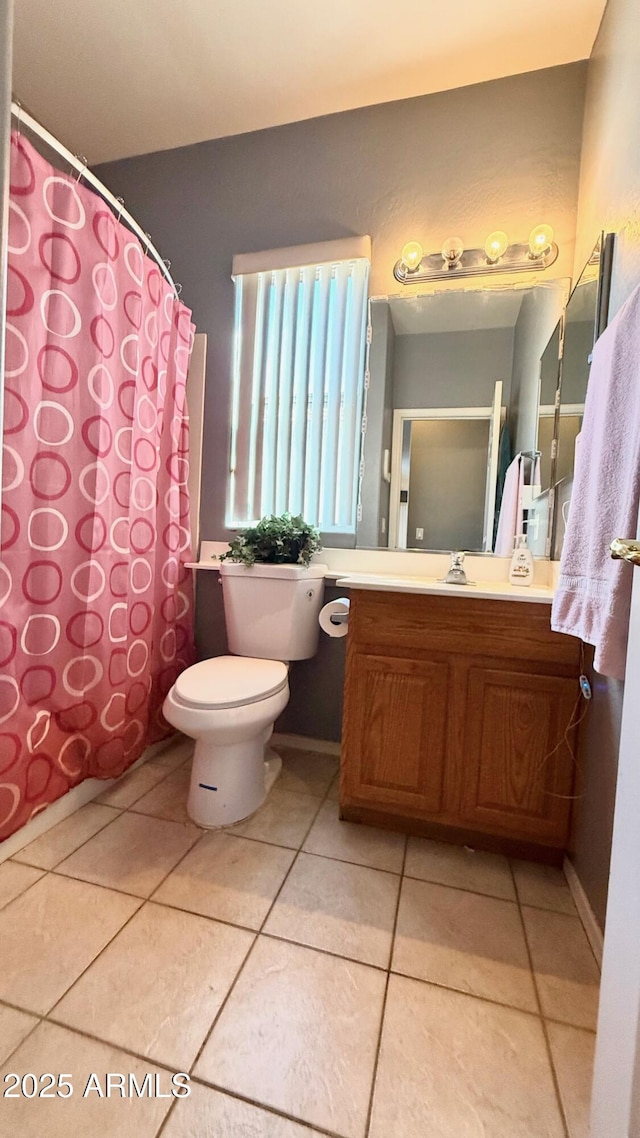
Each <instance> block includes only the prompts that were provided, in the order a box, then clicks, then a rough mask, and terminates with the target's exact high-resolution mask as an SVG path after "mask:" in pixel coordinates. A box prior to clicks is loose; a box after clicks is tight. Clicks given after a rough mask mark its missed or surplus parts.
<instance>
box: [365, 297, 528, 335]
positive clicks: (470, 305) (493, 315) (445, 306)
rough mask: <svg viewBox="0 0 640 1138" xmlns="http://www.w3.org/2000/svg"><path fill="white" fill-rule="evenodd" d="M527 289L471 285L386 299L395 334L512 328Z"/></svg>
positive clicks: (375, 302) (374, 302) (376, 302)
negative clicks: (475, 286) (452, 290)
mask: <svg viewBox="0 0 640 1138" xmlns="http://www.w3.org/2000/svg"><path fill="white" fill-rule="evenodd" d="M530 291H531V290H530V289H523V288H505V289H473V290H469V291H467V292H465V291H463V292H451V291H447V292H436V293H431V294H430V295H427V296H390V297H389V299H388V302H387V301H386V300H385V301H377V300H372V302H371V303H372V304H378V303H385V304H386V303H388V304H389V308H390V310H391V319H392V320H393V330H394V332H395V334H396V336H421V335H424V333H425V332H477V331H479V329H481V328H514V327H515V325H516V321H517V319H518V315H519V312H520V308H521V305H522V301H523V299H524V297H525V296H526V295H527V294H528V293H529V292H530Z"/></svg>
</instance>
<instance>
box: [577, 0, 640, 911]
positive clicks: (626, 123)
mask: <svg viewBox="0 0 640 1138" xmlns="http://www.w3.org/2000/svg"><path fill="white" fill-rule="evenodd" d="M639 103H640V20H639V19H638V5H637V0H609V3H608V5H607V8H606V11H605V14H604V18H603V21H602V26H601V28H600V32H599V34H598V38H597V40H596V43H595V46H594V50H593V57H592V59H591V62H590V63H589V75H588V87H587V99H586V107H585V120H584V138H583V154H582V166H581V171H580V196H579V202H578V229H577V240H576V261H575V277H576V279H577V276H578V274H579V273H580V271H581V269H582V267H583V265H584V264H585V263H586V261H587V260H588V258H589V254H590V252H591V250H592V249H593V246H594V243H595V240H596V237H597V235H598V233H599V232H600V230H602V229H605V230H617V231H618V237H617V240H616V253H615V261H614V269H613V281H612V295H611V315H613V314H614V313H615V312H617V310H618V309H619V308H620V306H621V305H622V304H623V303H624V301H625V300H626V298H627V297H628V296H629V294H630V293H631V292H632V291H633V289H634V288H635V287H636V286H637V285H638V283H640V190H639V187H640V120H639V119H638V104H639ZM592 679H593V682H594V698H593V702H592V705H591V707H590V710H589V713H588V715H587V718H586V720H585V722H584V724H583V726H582V730H581V732H580V746H579V755H578V761H579V765H580V768H581V770H582V772H583V778H584V795H583V797H582V799H581V800H580V802H579V803H578V806H577V809H576V819H575V829H574V848H573V862H574V865H575V867H576V870H577V873H578V876H579V877H580V880H581V882H582V884H583V886H584V888H585V889H586V891H587V894H588V896H589V900H590V901H591V904H592V906H593V909H594V911H595V913H596V916H597V917H598V919H599V920H600V921H601V922H602V923H604V916H605V909H606V897H607V888H608V878H609V859H610V853H611V834H612V829H613V807H614V796H615V785H616V777H617V761H618V748H619V745H620V723H621V713H622V699H623V692H624V686H623V684H621V683H619V682H618V681H616V680H608V679H605V678H604V677H602V676H598V675H597V674H594V673H592Z"/></svg>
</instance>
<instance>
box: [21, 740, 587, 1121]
mask: <svg viewBox="0 0 640 1138" xmlns="http://www.w3.org/2000/svg"><path fill="white" fill-rule="evenodd" d="M282 753H283V758H284V770H283V775H282V777H281V779H280V780H279V782H278V784H277V785H276V787H275V788H274V790H273V792H272V794H271V796H270V798H269V800H268V802H267V803H266V805H265V806H264V807H263V808H262V810H260V811H259V812H258V813H257V814H256V815H255V817H253V818H252V819H250V820H249V821H247V822H245V823H244V824H242V825H239V826H236V827H234V828H233V829H231V830H227V831H225V832H218V833H212V832H207V831H203V830H200V829H198V828H197V827H196V826H194V825H192V824H191V823H190V822H189V821H188V819H187V817H186V814H185V811H184V802H185V797H186V786H187V782H188V777H189V761H190V749H189V743H188V742H185V741H180V742H179V743H173V744H172V745H171V746H170V747H169V748H168V749H167V750H166V751H164V752H163V753H162V754H160V755H158V756H156V757H155V758H154V759H152V760H151V761H150V762H149V763H147V764H146V765H145V766H144V767H140V768H138V769H137V770H135V771H133V772H131V773H130V774H128V775H126V776H125V777H124V778H123V779H121V780H120V782H119V783H118V784H117V785H116V786H115V787H113V788H111V789H110V790H108V791H106V792H105V793H104V794H102V795H101V796H100V798H99V799H98V800H96V801H95V802H92V803H90V804H89V805H87V806H85V807H83V808H82V809H81V810H80V811H78V813H77V814H75V815H73V816H72V817H71V818H68V819H66V820H65V821H64V822H61V823H60V824H59V825H58V826H56V827H55V828H54V829H52V830H50V831H49V832H48V833H47V834H45V835H43V836H42V837H40V838H38V839H37V840H36V841H34V842H33V843H32V844H31V845H29V846H27V847H26V848H25V849H23V850H21V851H20V853H18V854H16V855H15V857H14V858H12V859H11V860H10V861H7V862H5V863H4V864H2V865H0V1060H1V1061H2V1075H3V1076H4V1074H5V1072H17V1073H20V1074H26V1073H28V1072H33V1073H37V1074H39V1073H43V1072H45V1071H52V1072H53V1071H55V1073H58V1072H61V1073H66V1074H68V1073H69V1072H71V1075H72V1083H73V1086H74V1094H73V1095H72V1096H71V1097H70V1098H69V1099H63V1098H57V1097H56V1098H52V1099H49V1098H46V1099H43V1098H27V1097H20V1098H16V1099H7V1100H4V1101H3V1103H2V1112H1V1113H2V1118H3V1126H4V1130H3V1133H7V1134H9V1133H10V1134H11V1135H12V1138H40V1136H41V1135H43V1134H46V1135H47V1138H63V1136H64V1138H80V1136H82V1138H84V1136H85V1135H91V1138H104V1136H111V1135H113V1136H115V1135H117V1136H118V1138H130V1136H131V1138H133V1136H134V1135H135V1138H155V1136H156V1135H158V1136H159V1135H162V1136H163V1138H209V1136H211V1138H312V1136H313V1135H314V1134H325V1135H334V1136H339V1138H389V1136H391V1135H393V1138H422V1136H426V1135H428V1138H481V1136H482V1138H486V1136H491V1138H587V1135H588V1103H589V1083H590V1072H591V1064H592V1061H593V1044H594V1039H595V1036H594V1028H595V1016H596V1006H597V996H598V970H597V967H596V963H595V960H594V958H593V955H592V953H591V950H590V948H589V945H588V942H587V939H586V937H585V934H584V932H583V929H582V925H581V923H580V921H579V919H578V916H577V914H576V912H575V909H574V906H573V902H572V900H571V896H570V894H569V891H568V889H567V886H566V883H565V880H564V877H563V876H562V874H561V873H560V871H558V870H550V869H546V868H544V867H539V866H533V865H530V864H525V863H510V862H509V861H508V860H507V859H506V858H503V857H497V856H494V855H490V854H483V853H473V852H469V851H467V850H464V849H460V848H457V847H454V846H448V845H444V844H441V843H436V842H430V841H424V840H421V839H413V838H410V839H408V840H407V839H405V838H404V837H403V836H401V835H398V834H393V833H390V832H383V831H379V830H374V829H371V828H368V827H364V826H355V825H352V824H349V823H344V822H340V821H339V820H338V807H337V802H336V798H337V790H336V786H337V784H336V771H337V760H336V759H334V758H333V757H332V756H327V755H325V754H311V753H304V752H300V751H297V752H296V751H294V750H291V749H283V751H282ZM175 1071H184V1072H188V1073H189V1074H190V1075H191V1078H192V1081H191V1088H192V1093H191V1095H190V1096H189V1097H188V1098H174V1097H172V1096H171V1095H170V1094H169V1089H170V1080H171V1074H172V1073H173V1072H175ZM106 1072H112V1073H118V1074H120V1073H122V1074H125V1075H126V1076H127V1078H128V1077H129V1075H131V1076H132V1077H134V1078H135V1079H137V1080H138V1085H140V1084H142V1082H143V1079H144V1077H145V1075H146V1074H147V1073H149V1074H150V1078H151V1079H152V1080H154V1082H153V1083H152V1086H153V1087H157V1089H158V1090H159V1091H160V1092H161V1094H162V1095H165V1096H166V1097H146V1096H144V1097H141V1098H138V1097H135V1096H134V1097H126V1098H123V1097H121V1096H120V1093H119V1091H118V1088H117V1086H116V1085H115V1084H114V1091H113V1093H112V1094H111V1096H110V1097H100V1095H99V1094H98V1093H97V1091H89V1093H88V1095H87V1096H86V1097H84V1096H83V1093H82V1092H83V1091H84V1089H85V1086H86V1084H87V1080H88V1079H89V1076H90V1074H91V1073H94V1074H98V1076H99V1078H100V1079H101V1080H102V1084H101V1086H102V1088H103V1089H104V1079H105V1074H106ZM156 1080H157V1082H156ZM27 1090H30V1086H29V1084H27Z"/></svg>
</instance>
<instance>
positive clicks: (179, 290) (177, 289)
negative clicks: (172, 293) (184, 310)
mask: <svg viewBox="0 0 640 1138" xmlns="http://www.w3.org/2000/svg"><path fill="white" fill-rule="evenodd" d="M181 292H182V285H181V284H177V285H176V296H180V293H181Z"/></svg>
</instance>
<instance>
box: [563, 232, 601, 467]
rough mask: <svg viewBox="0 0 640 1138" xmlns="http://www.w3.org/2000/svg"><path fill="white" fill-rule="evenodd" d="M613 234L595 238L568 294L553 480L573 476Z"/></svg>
mask: <svg viewBox="0 0 640 1138" xmlns="http://www.w3.org/2000/svg"><path fill="white" fill-rule="evenodd" d="M612 254H613V234H612V233H609V234H607V235H606V237H605V236H604V235H603V236H602V237H600V238H599V240H598V241H597V242H596V245H595V247H594V250H593V253H592V254H591V256H590V258H589V260H588V261H587V264H586V265H585V267H584V269H583V270H582V273H581V274H580V277H579V278H578V281H577V283H576V285H575V287H574V288H573V290H572V292H571V295H570V297H569V300H568V303H567V307H566V310H565V318H564V341H563V344H562V353H561V359H560V404H559V411H558V418H557V423H556V439H557V443H556V465H555V475H554V482H555V483H556V484H557V483H558V482H562V481H563V480H564V479H566V478H571V477H572V476H573V468H574V456H575V445H576V438H577V436H578V434H579V433H580V430H581V428H582V416H583V413H584V401H585V398H586V394H587V383H588V381H589V367H590V364H591V353H592V351H593V345H594V344H595V342H596V340H597V338H598V336H599V335H600V333H601V332H602V331H604V328H605V327H606V324H607V317H608V312H609V290H610V284H611V262H612Z"/></svg>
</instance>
